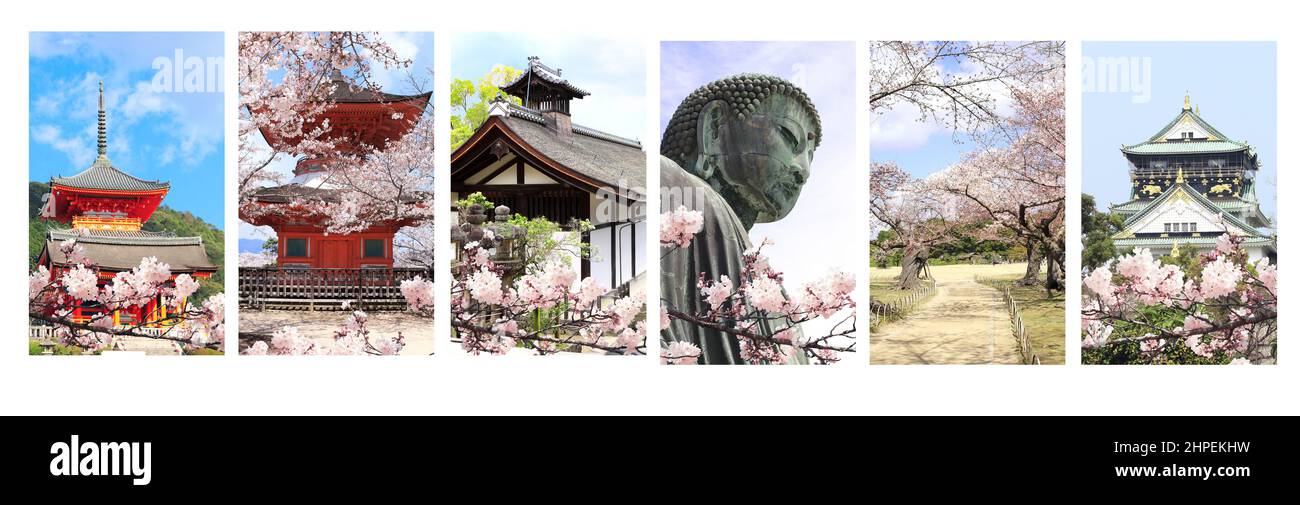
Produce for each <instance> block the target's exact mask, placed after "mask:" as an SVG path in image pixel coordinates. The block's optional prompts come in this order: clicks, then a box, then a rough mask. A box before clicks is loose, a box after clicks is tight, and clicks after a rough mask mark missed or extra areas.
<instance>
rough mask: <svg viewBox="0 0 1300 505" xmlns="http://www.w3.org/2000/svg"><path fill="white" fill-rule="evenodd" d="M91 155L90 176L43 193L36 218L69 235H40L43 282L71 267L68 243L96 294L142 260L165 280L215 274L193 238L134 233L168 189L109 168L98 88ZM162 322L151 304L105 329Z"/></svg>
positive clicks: (87, 307) (91, 308) (162, 312)
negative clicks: (95, 273)
mask: <svg viewBox="0 0 1300 505" xmlns="http://www.w3.org/2000/svg"><path fill="white" fill-rule="evenodd" d="M98 150H99V156H98V157H96V158H95V161H94V163H92V164H91V165H90V168H87V169H86V170H84V171H82V172H81V173H78V174H76V175H74V176H71V177H53V178H51V179H50V193H49V195H47V196H46V197H45V206H44V208H43V209H42V212H41V217H42V219H45V220H47V221H55V222H58V223H62V224H68V225H71V228H67V229H51V230H49V231H48V232H47V233H46V237H45V246H44V248H43V249H42V250H41V254H40V256H39V257H38V258H37V264H38V265H41V266H44V267H46V268H48V269H49V270H50V276H51V279H54V278H58V276H60V275H62V274H63V272H65V271H66V270H67V269H69V268H71V267H73V266H74V265H73V264H72V263H71V262H70V261H69V259H68V258H67V257H66V256H65V255H64V254H63V252H62V250H61V249H60V247H59V245H60V243H61V242H63V241H65V240H69V239H75V240H76V243H77V245H78V246H80V247H81V248H82V249H84V250H85V256H86V258H87V259H88V260H89V261H90V262H91V263H93V264H94V265H95V266H97V267H98V268H99V279H100V285H101V287H102V286H103V285H105V284H107V283H108V282H110V281H111V280H112V279H113V277H114V276H115V275H117V273H118V272H123V271H130V270H131V269H133V268H135V267H137V266H139V265H140V260H141V259H142V258H145V257H148V256H153V257H156V258H157V259H158V261H159V262H162V263H166V264H168V265H169V266H170V267H171V273H172V279H175V278H176V276H177V275H180V274H189V275H190V276H191V277H194V278H209V277H211V276H212V274H213V273H215V272H216V271H217V267H216V266H215V265H213V264H212V262H211V261H209V260H208V256H207V254H206V253H205V251H204V249H203V239H202V238H201V237H177V236H174V235H173V234H170V233H162V232H150V231H145V230H143V229H142V227H143V226H144V223H145V222H147V221H149V218H150V216H152V215H153V212H154V210H156V209H157V208H158V205H159V204H161V203H162V200H163V198H164V197H165V196H166V195H167V190H168V189H169V188H170V185H169V184H168V183H167V182H159V181H146V180H143V179H138V178H135V177H132V176H131V175H129V174H127V173H126V172H123V171H121V170H119V169H118V168H116V167H114V166H113V163H112V162H111V161H109V159H108V139H107V123H106V113H105V111H104V83H102V82H101V83H100V84H99V142H98ZM160 296H161V295H160ZM105 310H107V309H105V308H103V307H100V306H98V305H97V304H93V303H87V304H83V305H82V306H79V307H77V308H76V309H75V311H74V312H73V320H74V321H77V322H85V321H87V320H90V318H92V317H94V316H96V315H97V314H100V313H103V312H104V311H105ZM166 317H167V307H166V305H165V304H163V303H162V300H161V298H159V299H155V300H153V301H151V302H150V303H149V304H147V305H146V306H143V307H132V308H124V309H119V310H116V311H114V313H113V322H114V324H117V325H131V326H137V325H145V326H157V324H154V323H153V322H154V321H158V320H160V319H164V318H166Z"/></svg>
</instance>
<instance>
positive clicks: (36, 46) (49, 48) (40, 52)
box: [28, 32, 86, 58]
mask: <svg viewBox="0 0 1300 505" xmlns="http://www.w3.org/2000/svg"><path fill="white" fill-rule="evenodd" d="M85 38H86V37H85V36H84V35H82V34H78V33H56V32H32V34H31V37H30V39H29V40H30V45H29V46H28V47H29V52H30V54H31V56H32V57H34V58H51V57H54V56H64V55H68V54H72V53H75V52H77V49H78V48H80V47H81V45H82V43H83V42H84V41H85Z"/></svg>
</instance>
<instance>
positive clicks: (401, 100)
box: [239, 70, 432, 309]
mask: <svg viewBox="0 0 1300 505" xmlns="http://www.w3.org/2000/svg"><path fill="white" fill-rule="evenodd" d="M331 83H332V84H333V91H331V93H330V94H329V96H328V97H327V98H326V100H327V102H329V106H328V107H327V108H326V109H325V110H324V112H322V113H321V114H319V115H318V116H317V117H313V118H311V119H310V120H308V121H307V124H306V125H305V126H304V127H303V129H304V130H311V129H313V128H315V127H316V126H318V125H321V124H323V123H324V122H326V121H328V124H329V131H328V132H327V133H326V134H325V139H324V140H329V141H332V142H334V144H335V146H336V148H337V149H338V150H339V152H340V154H342V155H345V156H355V155H364V153H365V152H366V151H367V150H368V149H370V148H372V147H371V146H373V148H379V149H382V148H383V146H385V145H387V143H388V142H390V141H396V140H399V139H401V138H402V137H404V136H405V135H406V134H407V133H408V132H409V131H410V130H411V128H412V127H413V126H414V125H415V124H416V123H417V122H418V121H419V120H420V117H421V116H422V115H423V114H424V110H425V108H426V107H427V106H428V104H429V98H430V96H431V95H432V93H422V94H417V95H395V94H390V93H386V92H383V91H378V90H371V89H364V88H360V87H358V86H355V85H353V84H352V83H351V82H349V81H348V79H347V78H346V77H345V76H344V75H343V74H342V73H341V72H339V71H337V70H336V71H334V73H333V75H332V77H331ZM261 133H262V136H263V138H264V139H265V140H266V142H267V144H269V145H271V146H273V147H275V148H276V149H277V150H283V151H287V152H294V150H295V148H296V147H297V146H298V144H299V143H300V142H301V141H302V139H301V138H281V137H280V136H278V135H276V134H275V132H273V131H271V130H270V129H263V130H262V131H261ZM337 161H338V160H337V159H331V158H320V157H312V156H303V157H301V158H299V159H298V161H297V163H296V165H295V166H294V170H293V175H294V177H293V178H292V179H291V180H289V182H288V183H286V184H284V185H281V186H274V187H266V188H261V189H259V190H257V192H256V193H255V194H254V195H253V197H252V199H251V203H250V204H249V205H251V206H252V207H253V208H252V209H249V208H247V207H241V208H240V219H241V220H243V221H244V222H247V223H249V224H252V225H255V226H269V227H271V228H272V229H273V230H275V234H276V239H277V244H278V248H277V251H276V263H277V265H276V267H275V268H240V271H239V272H240V273H239V285H240V300H241V303H242V304H245V305H254V306H259V307H277V308H310V309H328V308H341V304H340V303H339V302H341V301H345V300H347V301H351V302H354V303H353V304H352V306H354V307H356V306H359V304H360V303H361V302H363V301H365V300H366V299H371V301H372V302H373V303H371V304H370V308H371V309H379V308H384V307H383V306H392V307H393V308H399V307H400V303H398V302H400V299H401V296H400V293H399V292H398V291H397V285H398V283H400V281H401V280H404V279H406V278H410V277H413V276H415V275H418V274H419V272H420V271H419V270H418V269H401V268H398V269H395V268H394V267H393V247H394V246H393V241H394V237H395V235H396V234H397V232H398V230H400V229H401V228H403V227H407V226H414V225H417V224H419V223H417V222H415V221H414V220H412V219H409V218H402V219H387V220H384V219H380V220H377V221H376V222H374V224H372V225H371V226H370V227H369V228H367V229H365V230H361V231H358V232H354V233H347V234H338V233H333V234H331V233H328V232H327V230H326V220H327V218H326V217H325V216H323V215H321V214H320V213H319V212H318V211H316V210H314V209H312V208H309V207H310V206H309V205H308V206H303V205H300V203H301V202H324V203H328V202H337V201H340V198H341V196H340V191H339V188H338V187H337V186H336V185H334V184H332V183H331V182H330V180H329V176H330V170H329V166H330V164H331V163H335V162H337ZM411 203H416V202H415V201H414V199H413V200H412V202H411ZM250 210H251V211H250Z"/></svg>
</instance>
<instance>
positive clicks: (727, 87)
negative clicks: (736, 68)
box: [659, 74, 822, 168]
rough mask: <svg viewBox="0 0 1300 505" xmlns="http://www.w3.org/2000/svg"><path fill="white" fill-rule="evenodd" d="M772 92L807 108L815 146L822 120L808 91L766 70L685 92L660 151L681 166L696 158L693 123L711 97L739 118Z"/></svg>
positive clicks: (665, 131) (661, 143)
mask: <svg viewBox="0 0 1300 505" xmlns="http://www.w3.org/2000/svg"><path fill="white" fill-rule="evenodd" d="M773 94H782V95H786V96H789V97H791V98H794V99H795V100H797V101H798V102H799V103H800V104H802V105H803V106H804V108H806V109H808V112H809V115H811V116H812V120H813V135H814V136H813V138H812V139H810V140H812V145H813V148H816V147H817V146H818V145H820V144H821V140H822V121H821V116H819V115H818V114H817V107H816V106H814V105H813V103H812V100H810V99H808V95H807V94H806V93H804V92H803V90H802V89H799V87H798V86H795V85H794V84H791V83H790V81H787V80H785V79H782V78H780V77H776V76H771V75H765V74H738V75H733V76H731V77H724V78H722V79H718V80H716V81H713V82H711V83H708V84H705V85H704V86H700V87H699V88H697V89H696V90H695V91H692V92H691V94H690V95H687V96H686V98H685V99H684V100H682V103H681V104H680V105H678V106H677V110H676V111H674V112H673V117H672V119H671V120H669V121H668V128H666V129H665V130H664V136H663V139H661V141H660V143H659V153H660V154H662V155H664V156H667V157H668V158H669V159H671V160H673V161H674V162H676V163H677V164H678V165H679V166H682V167H683V168H685V167H687V166H688V164H689V163H690V161H691V160H693V159H694V158H695V155H696V152H695V151H696V150H697V149H698V148H699V147H698V146H697V145H696V140H695V137H696V133H695V127H696V125H697V124H699V117H700V112H701V111H703V110H704V105H705V104H707V103H709V102H711V101H714V100H725V101H726V102H727V105H728V106H729V109H730V110H731V111H732V113H733V114H735V115H736V117H738V118H744V117H747V116H748V115H750V114H752V113H753V112H754V110H755V109H756V108H757V107H758V104H760V103H762V101H763V99H765V98H767V97H768V96H771V95H773Z"/></svg>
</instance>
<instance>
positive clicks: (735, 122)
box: [659, 74, 821, 364]
mask: <svg viewBox="0 0 1300 505" xmlns="http://www.w3.org/2000/svg"><path fill="white" fill-rule="evenodd" d="M820 141H821V120H820V118H819V117H818V115H817V109H816V107H814V106H813V104H812V101H811V100H809V99H808V95H806V94H805V93H804V92H803V90H801V89H799V88H798V87H796V86H795V85H793V84H791V83H789V82H788V81H786V80H784V79H781V78H779V77H773V76H769V75H758V74H741V75H736V76H732V77H727V78H725V79H721V80H718V81H715V82H712V83H709V84H708V85H705V86H703V87H701V88H699V89H697V90H695V91H694V92H693V93H691V94H690V95H689V96H687V97H686V99H685V100H683V101H682V103H681V105H678V106H677V110H676V111H675V112H674V113H673V117H672V120H670V121H669V123H668V128H667V129H666V130H665V131H664V136H663V141H662V142H661V144H660V146H661V147H660V152H661V156H660V159H659V165H660V174H661V175H660V184H661V186H662V187H663V188H662V194H661V201H662V204H663V207H662V208H663V209H664V210H672V209H676V208H678V207H679V206H685V207H686V208H688V209H691V210H698V211H700V212H701V213H702V214H703V215H704V228H703V230H701V231H700V233H699V234H697V235H696V236H695V240H694V242H692V244H691V246H690V247H688V248H686V249H678V250H674V251H671V252H669V253H667V254H665V255H664V257H663V259H662V260H661V261H660V265H661V268H662V276H661V278H660V289H661V293H660V296H661V297H662V302H663V303H665V304H667V306H668V307H669V308H673V309H675V310H678V311H681V312H687V313H701V312H705V311H707V309H708V304H707V303H705V302H704V301H703V300H702V297H701V295H700V291H699V289H698V287H697V286H696V282H697V279H698V277H699V275H700V274H701V273H703V274H704V276H705V278H707V279H717V278H719V277H720V276H723V275H726V276H727V277H729V278H730V279H732V280H733V282H737V283H738V282H739V280H740V277H741V273H742V271H743V270H744V261H743V253H744V251H746V250H747V249H750V248H751V247H752V244H751V242H750V239H749V229H750V228H752V227H753V226H754V224H755V223H769V222H773V221H777V220H779V219H781V218H783V217H785V216H786V214H789V212H790V209H792V208H794V204H795V202H796V201H798V199H799V193H800V191H801V190H802V189H803V185H804V183H805V182H806V181H807V180H808V176H809V173H810V172H809V170H810V168H811V165H812V158H813V151H814V150H815V149H816V148H817V145H818V144H819V143H820ZM780 329H782V327H779V326H777V325H764V326H763V327H761V328H760V329H759V331H761V332H762V333H764V334H767V335H771V334H772V333H774V332H775V331H777V330H780ZM796 330H797V329H796ZM662 338H663V339H664V341H665V342H671V341H686V342H690V343H693V344H695V345H697V346H699V347H700V350H701V354H700V359H699V362H700V363H702V364H739V363H744V360H742V359H741V358H740V346H739V343H738V342H737V340H736V338H735V337H733V336H731V335H729V334H727V333H725V332H721V331H717V330H713V329H709V328H703V327H700V326H698V325H695V324H692V323H689V322H685V321H679V320H673V321H672V324H670V325H669V327H668V328H665V329H664V331H663V332H662ZM790 362H792V363H803V362H806V359H805V358H804V356H803V354H802V353H799V352H796V353H794V355H793V356H790Z"/></svg>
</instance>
